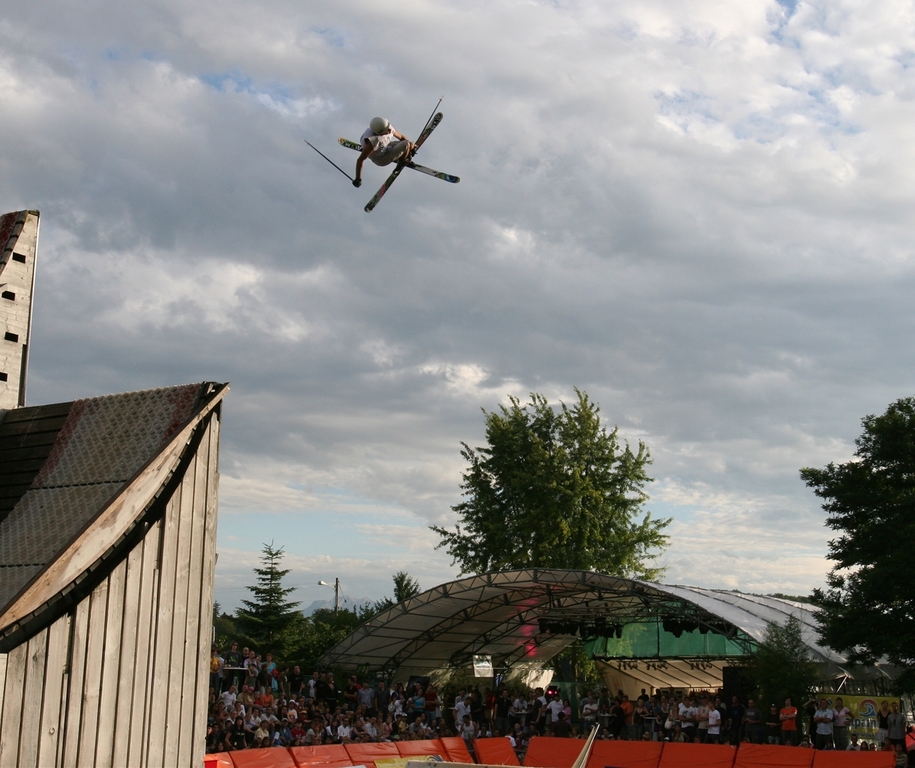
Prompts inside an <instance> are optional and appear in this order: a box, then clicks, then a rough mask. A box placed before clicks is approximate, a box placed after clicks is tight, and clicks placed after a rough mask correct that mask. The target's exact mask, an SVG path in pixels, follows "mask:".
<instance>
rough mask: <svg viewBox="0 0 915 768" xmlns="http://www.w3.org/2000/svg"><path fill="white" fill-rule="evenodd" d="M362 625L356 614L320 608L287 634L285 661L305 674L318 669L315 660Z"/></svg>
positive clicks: (343, 610)
mask: <svg viewBox="0 0 915 768" xmlns="http://www.w3.org/2000/svg"><path fill="white" fill-rule="evenodd" d="M362 622H363V619H362V617H361V614H360V613H359V612H358V611H356V610H352V611H351V610H348V609H346V608H341V609H340V610H339V611H334V609H333V608H319V609H318V610H316V611H315V612H314V613H313V614H312V615H311V616H308V617H306V618H303V620H302V621H300V622H298V623H297V624H296V626H295V627H294V628H293V629H292V630H290V632H289V634H288V644H289V651H288V654H287V655H288V657H289V658H291V659H295V661H296V663H298V664H300V665H301V666H302V669H305V670H314V669H317V668H318V659H320V658H321V656H323V655H324V653H325V652H326V651H329V650H330V649H331V648H333V647H334V646H335V645H336V644H337V643H339V642H340V641H341V640H342V639H343V638H344V637H346V636H347V635H348V634H349V633H350V632H352V631H353V630H354V629H355V628H356V627H358V626H359V625H360V624H361V623H362Z"/></svg>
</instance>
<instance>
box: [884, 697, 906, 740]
mask: <svg viewBox="0 0 915 768" xmlns="http://www.w3.org/2000/svg"><path fill="white" fill-rule="evenodd" d="M886 722H887V733H886V735H887V738H888V739H889V740H890V743H891V744H892V745H893V746H894V747H902V750H903V752H905V727H906V721H905V715H903V714H902V713H901V712H900V711H899V702H898V701H894V702H893V711H892V712H890V714H889V715H888V716H887V718H886Z"/></svg>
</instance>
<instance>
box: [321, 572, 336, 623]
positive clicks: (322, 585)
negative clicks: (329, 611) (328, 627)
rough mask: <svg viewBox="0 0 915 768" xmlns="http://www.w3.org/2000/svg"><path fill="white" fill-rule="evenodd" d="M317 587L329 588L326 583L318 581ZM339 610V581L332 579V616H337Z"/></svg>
mask: <svg viewBox="0 0 915 768" xmlns="http://www.w3.org/2000/svg"><path fill="white" fill-rule="evenodd" d="M318 586H321V587H329V586H330V584H328V583H327V582H326V581H323V580H322V581H319V582H318ZM339 610H340V579H334V616H336V615H337V611H339Z"/></svg>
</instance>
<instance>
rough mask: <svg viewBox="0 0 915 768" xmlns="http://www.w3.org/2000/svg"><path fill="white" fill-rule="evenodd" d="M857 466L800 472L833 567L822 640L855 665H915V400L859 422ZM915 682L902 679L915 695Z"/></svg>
mask: <svg viewBox="0 0 915 768" xmlns="http://www.w3.org/2000/svg"><path fill="white" fill-rule="evenodd" d="M861 422H862V424H863V426H864V431H863V433H862V434H861V436H860V437H859V438H857V440H855V445H856V450H855V458H854V459H853V460H852V461H849V462H847V463H845V464H838V465H836V464H832V463H830V464H828V465H827V466H826V467H825V468H823V469H811V468H809V467H808V468H806V469H802V470H801V477H802V478H803V480H804V482H805V483H806V484H807V485H808V486H809V487H810V488H812V489H813V491H814V493H815V494H816V495H817V496H819V497H820V498H821V499H825V503H824V504H823V509H824V510H825V511H826V512H827V514H828V517H827V519H826V525H827V526H829V527H830V528H832V529H833V530H835V531H838V532H839V536H838V537H836V538H834V539H832V540H831V541H830V542H829V559H830V560H832V561H834V562H835V566H834V567H833V569H832V571H831V572H830V574H829V576H828V578H827V584H828V588H827V589H826V590H817V591H815V593H814V596H815V599H816V601H817V602H818V603H819V605H820V606H821V610H820V612H819V621H820V634H821V638H822V640H823V642H824V643H825V644H826V645H828V646H829V647H830V648H833V649H834V650H836V651H839V652H840V653H844V654H846V655H847V656H848V658H849V659H850V660H851V661H853V662H861V663H873V662H875V661H877V660H878V659H880V658H882V657H886V658H887V659H889V661H890V662H892V663H893V664H897V665H900V666H903V667H911V666H913V664H915V592H913V591H912V589H911V587H910V586H909V583H908V579H907V574H908V569H909V567H910V565H911V548H912V544H911V543H912V541H913V540H915V398H912V397H907V398H903V399H901V400H897V401H896V402H894V403H892V404H891V405H890V406H889V407H888V408H887V410H886V413H884V414H882V415H880V416H873V415H872V416H866V417H864V418H863V419H862V420H861ZM912 682H913V681H912V680H911V679H910V677H909V676H907V677H905V678H904V679H903V684H904V687H906V688H907V689H909V690H911V689H912Z"/></svg>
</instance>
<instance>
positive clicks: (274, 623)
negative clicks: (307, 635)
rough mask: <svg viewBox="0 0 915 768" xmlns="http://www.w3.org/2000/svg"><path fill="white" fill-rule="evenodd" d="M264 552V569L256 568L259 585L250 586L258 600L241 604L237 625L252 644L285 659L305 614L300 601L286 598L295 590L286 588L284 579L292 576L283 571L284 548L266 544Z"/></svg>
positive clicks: (236, 617)
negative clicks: (290, 637)
mask: <svg viewBox="0 0 915 768" xmlns="http://www.w3.org/2000/svg"><path fill="white" fill-rule="evenodd" d="M262 551H263V555H261V567H260V568H255V569H254V573H256V574H257V584H255V585H253V586H249V587H247V589H248V590H249V591H250V592H251V593H252V595H253V598H254V599H253V600H242V601H241V602H242V606H243V607H242V608H238V609H237V610H236V611H235V623H236V626H237V627H238V631H239V632H241V633H243V634H244V636H245V637H246V638H248V639H249V640H250V642H251V644H253V645H255V646H258V647H261V648H263V649H264V650H265V651H271V652H272V653H274V654H275V655H279V656H283V655H285V654H284V652H285V650H286V646H287V643H288V640H289V634H290V632H292V631H293V630H294V629H295V628H296V626H297V625H298V624H299V623H300V622H301V620H302V614H301V612H300V611H298V610H297V608H298V606H299V603H298V602H297V601H290V600H287V599H286V598H287V597H288V596H289V595H290V594H292V593H293V592H294V591H295V587H284V586H283V578H284V577H285V576H286V575H287V574H288V573H289V569H285V570H284V569H282V568H280V562H281V561H282V559H283V554H284V553H283V548H282V547H280V548H278V549H277V548H275V547H274V546H273V542H271V543H270V544H264V548H263V550H262Z"/></svg>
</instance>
